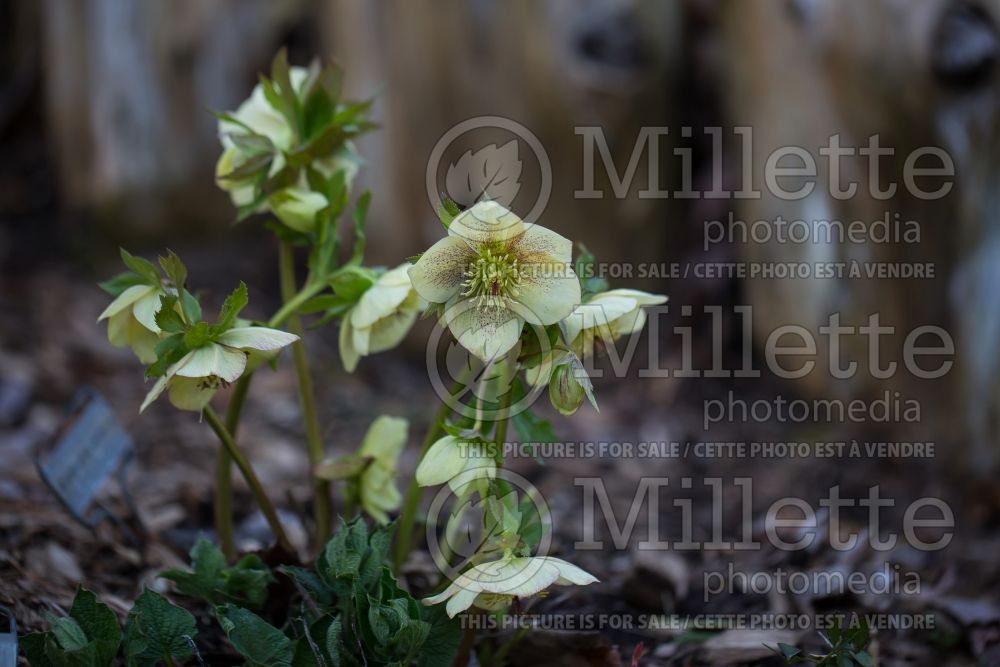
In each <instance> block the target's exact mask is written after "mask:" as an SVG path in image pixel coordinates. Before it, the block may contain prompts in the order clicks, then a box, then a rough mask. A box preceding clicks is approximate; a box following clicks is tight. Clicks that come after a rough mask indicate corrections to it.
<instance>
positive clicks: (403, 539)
mask: <svg viewBox="0 0 1000 667" xmlns="http://www.w3.org/2000/svg"><path fill="white" fill-rule="evenodd" d="M468 377H469V372H468V371H467V372H466V373H465V374H464V376H463V377H461V378H459V379H458V380H456V381H455V384H454V386H453V387H452V388H451V393H450V395H451V396H452V398H454V397H455V396H458V393H459V392H460V391H461V390H462V387H464V386H465V383H466V382H467V381H468ZM450 402H451V401H450V400H448V401H443V402H442V403H441V407H440V408H438V411H437V414H436V415H434V421H432V422H431V427H430V429H429V430H428V431H427V435H425V436H424V441H423V442H422V443H421V445H420V457H419V458H418V459H417V464H418V465H419V463H420V461H422V460H423V458H424V455H425V454H426V453H427V450H428V449H430V448H431V445H433V444H434V443H435V442H436V441H437V439H438V438H439V437H440V436H441V433H443V432H444V429H443V428H442V426H443V424H444V420H445V418H446V417H447V416H448V415H449V414H450V413H451V407H450V405H449V404H450ZM419 506H420V485H419V484H417V477H416V475H414V476H413V479H412V480H410V486H409V488H407V490H406V499H405V500H404V501H403V513H402V514H401V515H400V517H399V528H398V530H397V531H396V551H395V554H394V556H393V565H394V569H395V570H396V572H397V573H398V572H399V568H401V567H402V566H403V562H404V561H406V557H407V555H409V553H410V547H411V546H412V544H413V524H414V523H415V522H416V519H417V509H418V507H419Z"/></svg>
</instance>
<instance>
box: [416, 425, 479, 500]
mask: <svg viewBox="0 0 1000 667" xmlns="http://www.w3.org/2000/svg"><path fill="white" fill-rule="evenodd" d="M496 474H497V464H496V459H494V458H493V456H492V454H491V453H490V452H489V451H488V446H487V444H486V443H482V442H468V441H465V440H461V439H459V438H456V437H455V436H453V435H446V436H444V437H443V438H441V439H440V440H438V441H437V442H435V443H434V444H433V445H431V448H430V449H428V450H427V453H426V454H424V458H423V459H422V460H421V461H420V465H418V466H417V474H416V476H417V484H419V485H420V486H436V485H438V484H448V485H450V486H451V487H452V490H453V491H454V492H455V493H457V494H459V495H462V494H463V492H464V491H466V490H467V489H468V488H469V485H470V484H472V483H473V482H475V481H476V480H479V479H494V478H495V477H496Z"/></svg>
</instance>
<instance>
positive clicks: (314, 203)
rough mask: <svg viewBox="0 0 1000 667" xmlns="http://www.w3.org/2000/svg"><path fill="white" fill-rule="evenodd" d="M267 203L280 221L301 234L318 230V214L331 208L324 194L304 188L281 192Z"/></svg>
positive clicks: (287, 189)
mask: <svg viewBox="0 0 1000 667" xmlns="http://www.w3.org/2000/svg"><path fill="white" fill-rule="evenodd" d="M267 203H268V205H269V206H270V207H271V211H272V212H274V215H275V216H277V218H278V220H281V221H282V222H283V223H285V224H286V225H288V226H289V227H290V228H292V229H294V230H296V231H299V232H311V231H313V230H314V229H316V214H317V213H319V212H320V211H322V210H323V209H324V208H326V207H327V206H329V202H328V201H327V199H326V197H324V196H323V195H322V194H320V193H318V192H312V191H311V190H304V189H302V188H285V189H284V190H280V191H278V192H276V193H274V194H273V195H271V197H270V198H269V199H268V202H267Z"/></svg>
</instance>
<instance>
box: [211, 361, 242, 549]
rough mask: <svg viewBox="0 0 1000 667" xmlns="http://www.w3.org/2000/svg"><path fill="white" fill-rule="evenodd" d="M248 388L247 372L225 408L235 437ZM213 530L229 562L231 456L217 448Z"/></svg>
mask: <svg viewBox="0 0 1000 667" xmlns="http://www.w3.org/2000/svg"><path fill="white" fill-rule="evenodd" d="M249 388H250V375H249V374H247V375H244V376H243V377H241V378H240V379H239V381H237V383H236V386H235V387H234V388H233V395H232V397H231V398H230V399H229V405H228V406H227V407H226V430H227V431H229V434H230V435H232V436H233V438H235V437H236V429H237V427H238V426H239V420H240V412H241V411H242V410H243V402H244V401H245V400H246V397H247V390H248V389H249ZM215 532H216V533H217V534H218V536H219V544H220V545H221V546H222V553H224V554H225V555H226V559H227V560H229V561H232V560H233V559H234V558H235V557H236V543H235V539H234V532H235V531H234V530H233V458H232V457H231V456H230V455H229V450H227V449H226V448H225V447H219V452H218V454H217V455H216V458H215Z"/></svg>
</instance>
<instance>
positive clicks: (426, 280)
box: [410, 201, 580, 361]
mask: <svg viewBox="0 0 1000 667" xmlns="http://www.w3.org/2000/svg"><path fill="white" fill-rule="evenodd" d="M572 251H573V246H572V243H571V242H570V241H569V240H568V239H566V238H563V237H562V236H560V235H559V234H556V233H555V232H553V231H550V230H548V229H546V228H544V227H541V226H540V225H534V224H527V223H525V222H524V221H522V220H521V219H520V218H519V217H518V216H517V215H516V214H514V213H512V212H511V211H508V210H507V209H506V208H504V207H503V206H501V205H500V204H498V203H497V202H495V201H481V202H479V203H477V204H476V205H475V206H473V207H472V208H470V209H468V210H466V211H464V212H463V213H461V214H460V215H458V216H457V217H456V218H455V219H454V220H452V222H451V225H450V226H449V227H448V236H446V237H445V238H443V239H441V240H440V241H438V242H437V243H435V244H434V245H433V246H431V247H430V249H429V250H427V252H425V253H424V254H423V255H421V257H420V259H419V260H418V261H417V263H416V264H415V265H413V267H412V268H410V278H411V280H412V281H413V287H414V289H416V290H417V292H418V293H419V294H420V296H422V297H423V298H424V299H426V300H427V301H429V302H431V303H441V304H445V310H444V319H445V322H446V323H447V324H448V327H449V328H450V329H451V332H452V334H453V335H454V336H455V338H456V339H457V340H458V342H459V343H460V344H461V345H462V346H463V347H465V348H466V349H467V350H469V351H470V352H471V353H472V354H474V355H476V356H477V357H479V358H480V359H482V360H484V361H489V360H492V359H497V358H499V357H501V356H503V355H504V354H506V353H507V352H508V351H509V350H510V349H511V348H513V347H514V345H516V344H517V340H518V338H519V337H520V335H521V329H522V328H523V327H524V323H525V322H528V323H530V324H538V325H548V324H555V323H556V322H558V321H560V320H562V319H563V318H564V317H566V316H567V315H569V313H570V312H572V310H573V308H574V307H575V306H576V305H577V304H578V303H580V283H579V280H578V279H577V277H576V274H575V273H574V272H573V269H572V267H571V264H570V261H571V259H572Z"/></svg>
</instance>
